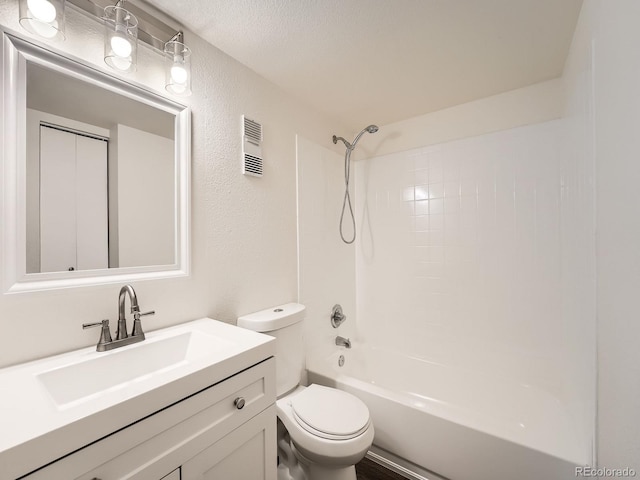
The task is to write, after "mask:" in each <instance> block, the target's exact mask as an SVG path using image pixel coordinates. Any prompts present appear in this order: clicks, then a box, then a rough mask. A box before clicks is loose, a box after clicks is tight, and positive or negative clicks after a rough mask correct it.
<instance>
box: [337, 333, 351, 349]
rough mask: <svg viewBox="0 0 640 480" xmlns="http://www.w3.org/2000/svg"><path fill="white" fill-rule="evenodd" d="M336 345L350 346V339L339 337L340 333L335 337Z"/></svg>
mask: <svg viewBox="0 0 640 480" xmlns="http://www.w3.org/2000/svg"><path fill="white" fill-rule="evenodd" d="M336 345H338V346H340V347H347V348H351V340H349V339H348V338H344V337H341V336H340V335H338V336H337V337H336Z"/></svg>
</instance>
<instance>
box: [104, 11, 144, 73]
mask: <svg viewBox="0 0 640 480" xmlns="http://www.w3.org/2000/svg"><path fill="white" fill-rule="evenodd" d="M122 4H124V0H120V1H119V2H118V3H117V4H115V5H110V6H108V7H105V9H104V17H103V20H104V27H105V31H104V61H105V63H106V64H107V65H109V66H110V67H111V68H113V69H115V70H118V71H120V72H133V71H134V70H135V69H136V58H137V53H138V19H137V18H136V16H135V15H134V14H132V13H131V12H130V11H128V10H127V9H125V8H123V7H121V6H120V5H122Z"/></svg>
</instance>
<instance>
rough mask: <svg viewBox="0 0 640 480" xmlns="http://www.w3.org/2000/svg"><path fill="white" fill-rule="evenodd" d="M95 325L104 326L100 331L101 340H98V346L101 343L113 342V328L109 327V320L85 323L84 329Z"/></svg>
mask: <svg viewBox="0 0 640 480" xmlns="http://www.w3.org/2000/svg"><path fill="white" fill-rule="evenodd" d="M94 327H102V331H101V332H100V340H98V347H100V345H104V344H105V343H111V342H112V339H111V330H110V329H109V320H102V321H100V322H95V323H83V324H82V329H83V330H86V329H87V328H94Z"/></svg>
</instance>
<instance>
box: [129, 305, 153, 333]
mask: <svg viewBox="0 0 640 480" xmlns="http://www.w3.org/2000/svg"><path fill="white" fill-rule="evenodd" d="M155 314H156V311H155V310H150V311H148V312H135V313H134V314H133V329H132V330H131V336H132V337H142V338H144V332H143V331H142V323H141V322H140V317H145V316H147V315H155Z"/></svg>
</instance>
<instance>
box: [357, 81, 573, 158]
mask: <svg viewBox="0 0 640 480" xmlns="http://www.w3.org/2000/svg"><path fill="white" fill-rule="evenodd" d="M562 95H563V91H562V82H561V81H560V80H559V79H553V80H549V81H546V82H541V83H536V84H534V85H530V86H528V87H523V88H519V89H516V90H511V91H509V92H504V93H500V94H498V95H493V96H491V97H487V98H482V99H480V100H476V101H473V102H468V103H463V104H461V105H456V106H455V107H451V108H446V109H444V110H440V111H437V112H433V113H428V114H425V115H421V116H418V117H412V118H409V119H406V120H403V121H400V122H395V123H391V124H388V125H384V128H383V129H381V130H380V131H379V132H378V133H376V134H375V135H373V136H372V137H371V138H367V139H366V142H365V141H364V140H363V141H362V142H361V143H359V144H358V150H359V151H357V152H356V153H360V152H364V153H363V154H360V155H359V156H358V158H368V157H372V156H377V155H385V154H387V153H393V152H401V151H405V150H410V149H412V148H417V147H424V146H426V145H434V144H438V143H444V142H449V141H451V140H457V139H462V138H468V137H473V136H477V135H483V134H485V133H491V132H498V131H500V130H506V129H508V128H514V127H519V126H523V125H531V124H535V123H540V122H545V121H547V120H554V119H556V118H560V117H561V116H562V103H563V102H562ZM373 120H375V119H372V121H373Z"/></svg>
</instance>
